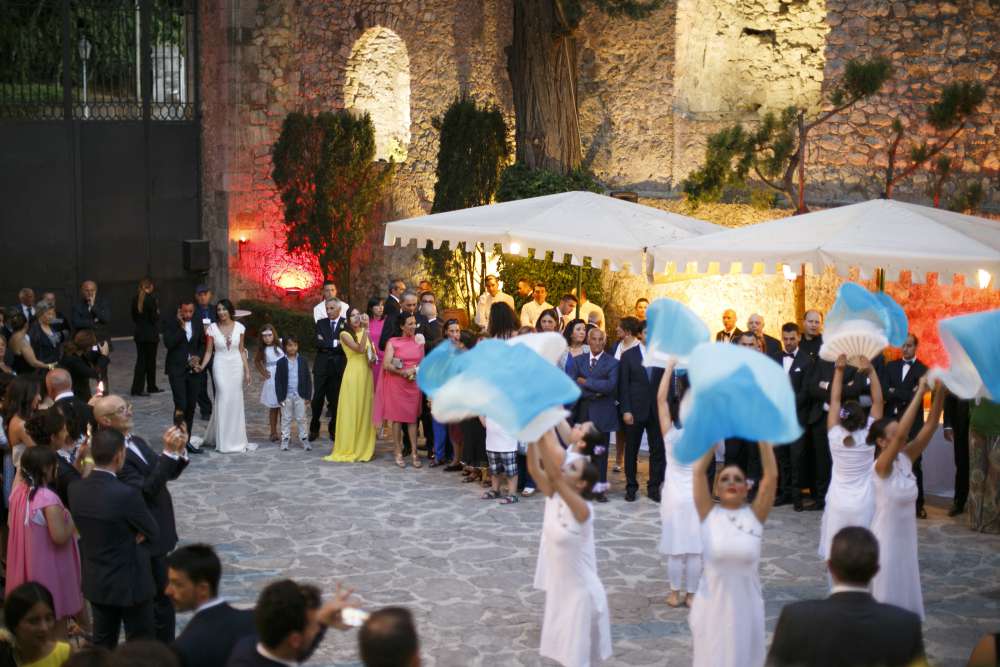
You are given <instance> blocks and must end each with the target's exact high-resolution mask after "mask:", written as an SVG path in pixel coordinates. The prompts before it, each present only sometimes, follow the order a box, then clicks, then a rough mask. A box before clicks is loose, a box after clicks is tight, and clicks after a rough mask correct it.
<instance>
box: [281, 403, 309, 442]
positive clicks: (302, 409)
mask: <svg viewBox="0 0 1000 667" xmlns="http://www.w3.org/2000/svg"><path fill="white" fill-rule="evenodd" d="M293 420H294V421H297V422H298V423H299V441H300V442H302V441H305V439H306V437H307V436H308V435H309V422H308V421H307V420H306V401H305V400H304V399H303V398H302V397H301V396H299V395H298V394H293V395H291V396H288V397H287V398H285V400H284V402H282V404H281V442H282V443H285V444H287V443H288V441H289V440H290V439H291V437H292V421H293Z"/></svg>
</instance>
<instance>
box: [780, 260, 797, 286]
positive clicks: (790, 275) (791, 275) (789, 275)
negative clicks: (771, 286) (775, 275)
mask: <svg viewBox="0 0 1000 667" xmlns="http://www.w3.org/2000/svg"><path fill="white" fill-rule="evenodd" d="M781 273H782V274H783V275H784V276H785V280H787V281H789V282H794V281H795V279H796V278H798V277H799V274H797V273H795V271H792V267H790V266H789V265H787V264H782V265H781Z"/></svg>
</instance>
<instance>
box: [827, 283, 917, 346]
mask: <svg viewBox="0 0 1000 667" xmlns="http://www.w3.org/2000/svg"><path fill="white" fill-rule="evenodd" d="M908 327H909V323H908V322H907V319H906V313H904V312H903V309H902V307H900V305H899V304H898V303H896V302H895V301H893V299H892V297H890V296H889V295H888V294H885V293H883V292H869V291H868V290H867V289H865V288H864V287H862V286H861V285H858V284H857V283H844V284H843V285H841V286H840V289H839V290H837V300H836V301H835V302H834V304H833V308H831V309H830V312H829V313H828V314H827V316H826V325H825V327H824V332H823V345H822V346H821V347H820V350H819V356H820V357H821V358H822V359H825V360H826V361H836V360H837V357H839V356H840V355H842V354H843V355H846V356H847V358H848V360H849V361H853V360H856V359H858V358H859V357H865V358H866V359H871V358H873V357H874V356H875V355H877V354H879V353H880V352H881V351H882V350H884V349H885V348H886V347H888V346H889V345H894V346H897V347H898V346H900V345H902V344H903V343H904V342H905V341H906V335H907V331H908Z"/></svg>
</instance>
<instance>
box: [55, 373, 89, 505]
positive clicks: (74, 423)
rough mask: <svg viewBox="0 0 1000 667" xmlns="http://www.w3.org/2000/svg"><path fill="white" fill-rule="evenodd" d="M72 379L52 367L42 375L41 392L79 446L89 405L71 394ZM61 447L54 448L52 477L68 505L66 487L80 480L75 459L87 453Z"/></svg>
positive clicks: (83, 433) (84, 456) (87, 420)
mask: <svg viewBox="0 0 1000 667" xmlns="http://www.w3.org/2000/svg"><path fill="white" fill-rule="evenodd" d="M72 387H73V381H72V379H71V378H70V374H69V373H68V372H67V371H66V370H64V369H62V368H55V369H53V370H51V371H49V372H48V373H47V374H46V375H45V392H46V394H47V395H48V399H49V400H50V401H52V409H54V410H58V411H59V413H60V414H62V416H63V418H64V419H65V420H66V432H67V434H68V435H69V437H70V439H71V440H72V441H73V442H74V443H77V445H79V443H80V442H81V441H82V439H83V436H84V435H85V434H86V433H87V425H88V424H89V423H90V421H91V419H92V418H93V412H92V410H91V407H90V406H89V405H87V403H86V402H85V401H81V400H80V399H78V398H77V397H76V396H74V395H73V390H72ZM77 445H74V446H65V447H60V448H57V449H56V454H58V456H59V459H58V462H57V463H58V470H57V474H56V480H55V492H56V493H57V494H58V495H59V498H60V499H61V500H62V501H63V504H64V505H66V506H67V507H69V486H70V484H72V483H74V482H76V481H77V480H78V479H80V470H79V466H78V460H79V459H81V458H86V457H87V456H89V454H88V453H87V452H85V451H78V450H82V449H83V448H82V447H78V446H77Z"/></svg>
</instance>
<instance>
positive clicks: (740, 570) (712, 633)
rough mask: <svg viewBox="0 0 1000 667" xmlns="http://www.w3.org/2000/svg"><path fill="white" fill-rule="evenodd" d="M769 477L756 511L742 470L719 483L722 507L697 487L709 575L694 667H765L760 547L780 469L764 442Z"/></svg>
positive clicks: (695, 632)
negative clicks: (750, 502)
mask: <svg viewBox="0 0 1000 667" xmlns="http://www.w3.org/2000/svg"><path fill="white" fill-rule="evenodd" d="M758 446H759V447H760V460H761V466H762V468H763V475H762V476H761V479H760V485H759V488H758V490H757V497H756V498H755V499H754V501H753V504H752V505H747V503H746V498H747V493H748V491H749V490H750V487H749V485H748V484H747V478H746V474H745V473H744V472H743V470H741V469H740V468H739V467H738V466H726V467H725V468H723V469H722V472H721V474H720V475H719V479H718V482H717V483H716V489H715V491H716V493H717V494H718V496H719V498H720V502H719V506H718V507H716V506H715V505H714V503H713V502H712V494H711V492H710V491H709V490H708V485H707V484H695V485H694V503H695V506H696V507H697V508H698V516H699V517H700V518H701V522H702V523H701V527H702V529H701V541H702V548H703V553H702V556H703V558H704V561H705V571H704V573H703V574H702V577H701V583H700V584H699V586H698V593H697V595H695V598H694V605H693V606H692V608H691V615H690V617H689V619H688V623H689V624H690V625H691V634H692V636H693V639H694V661H693V664H694V667H761V665H763V664H764V658H765V655H766V651H765V645H764V597H763V594H762V593H761V587H760V576H759V573H758V569H759V564H760V543H761V537H762V536H763V532H764V521H765V520H766V519H767V515H768V514H769V513H770V511H771V508H772V507H774V494H775V491H776V489H777V486H778V465H777V463H776V462H775V459H774V450H773V449H772V448H771V445H770V444H768V443H764V442H761V443H759V445H758ZM714 456H715V452H714V450H709V451H708V452H707V453H706V454H705V456H703V457H702V458H701V459H699V460H698V462H697V463H696V464H695V466H694V479H697V480H700V479H702V478H703V477H704V476H705V473H706V472H707V470H708V465H709V462H710V461H711V460H712V458H713V457H714Z"/></svg>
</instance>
